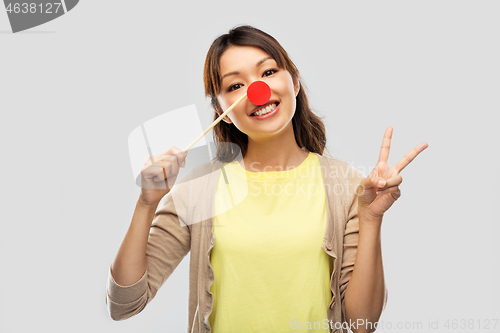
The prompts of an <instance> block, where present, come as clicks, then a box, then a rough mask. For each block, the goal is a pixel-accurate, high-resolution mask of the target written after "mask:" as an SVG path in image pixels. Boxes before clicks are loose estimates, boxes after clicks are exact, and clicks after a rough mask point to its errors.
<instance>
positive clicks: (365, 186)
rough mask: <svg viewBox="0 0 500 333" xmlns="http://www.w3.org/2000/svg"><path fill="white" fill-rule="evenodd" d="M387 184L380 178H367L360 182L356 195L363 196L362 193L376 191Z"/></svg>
mask: <svg viewBox="0 0 500 333" xmlns="http://www.w3.org/2000/svg"><path fill="white" fill-rule="evenodd" d="M386 184H387V181H386V180H385V179H384V178H382V177H367V178H365V179H363V180H361V183H360V186H359V188H358V194H363V192H364V191H366V190H369V189H371V188H374V189H375V191H378V190H380V189H382V188H384V186H385V185H386Z"/></svg>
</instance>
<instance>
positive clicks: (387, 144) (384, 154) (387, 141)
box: [378, 126, 392, 162]
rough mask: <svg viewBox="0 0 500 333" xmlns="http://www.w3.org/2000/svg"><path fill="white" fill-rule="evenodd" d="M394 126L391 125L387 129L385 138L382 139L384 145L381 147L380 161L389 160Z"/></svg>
mask: <svg viewBox="0 0 500 333" xmlns="http://www.w3.org/2000/svg"><path fill="white" fill-rule="evenodd" d="M391 138H392V127H391V126H389V127H387V129H386V130H385V133H384V139H383V140H382V147H380V154H379V156H378V161H379V162H387V159H388V158H389V150H390V149H391Z"/></svg>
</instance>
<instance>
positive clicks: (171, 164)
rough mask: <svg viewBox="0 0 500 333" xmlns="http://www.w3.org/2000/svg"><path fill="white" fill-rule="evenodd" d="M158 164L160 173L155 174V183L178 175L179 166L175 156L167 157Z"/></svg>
mask: <svg viewBox="0 0 500 333" xmlns="http://www.w3.org/2000/svg"><path fill="white" fill-rule="evenodd" d="M160 163H161V165H162V168H161V170H162V171H161V172H158V173H157V174H156V177H155V181H162V180H165V179H167V178H168V177H170V176H174V175H177V174H178V173H179V164H178V163H177V158H176V157H175V156H172V155H169V156H167V157H165V158H163V159H162V160H161V161H160ZM163 166H164V168H163ZM163 170H165V171H163Z"/></svg>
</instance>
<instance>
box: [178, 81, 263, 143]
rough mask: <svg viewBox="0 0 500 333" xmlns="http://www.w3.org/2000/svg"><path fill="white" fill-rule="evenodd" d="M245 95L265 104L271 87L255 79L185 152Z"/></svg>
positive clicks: (253, 102)
mask: <svg viewBox="0 0 500 333" xmlns="http://www.w3.org/2000/svg"><path fill="white" fill-rule="evenodd" d="M245 97H248V99H249V100H250V102H251V103H252V104H255V105H263V104H266V103H267V102H268V101H269V99H270V98H271V88H270V87H269V85H268V84H267V83H265V82H264V81H255V82H253V83H252V84H251V85H249V86H248V89H247V91H246V93H245V94H244V95H243V96H241V97H240V98H238V99H237V100H236V102H234V103H233V105H231V106H230V107H229V108H228V109H227V110H226V111H225V112H224V113H223V114H221V115H220V116H219V117H218V118H217V119H215V121H214V122H213V123H212V124H211V125H210V126H208V127H207V129H206V130H205V131H204V132H203V133H201V134H200V135H198V137H197V138H196V139H194V141H193V142H191V144H190V145H189V146H187V147H186V148H185V149H184V150H183V152H187V151H188V150H189V149H190V148H191V147H192V146H193V145H194V144H195V143H196V142H198V140H200V139H201V138H202V137H203V136H204V135H205V134H207V132H208V131H210V129H212V128H213V127H214V126H215V125H217V124H218V123H219V122H220V121H221V120H222V119H223V118H224V117H225V116H226V115H227V114H228V113H229V112H231V110H233V109H234V108H235V107H236V105H238V104H239V103H240V102H241V101H242V100H243V99H245Z"/></svg>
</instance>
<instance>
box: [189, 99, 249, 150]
mask: <svg viewBox="0 0 500 333" xmlns="http://www.w3.org/2000/svg"><path fill="white" fill-rule="evenodd" d="M245 97H247V93H245V94H244V95H243V96H241V97H240V98H238V100H237V101H236V102H234V103H233V105H231V106H230V107H229V108H228V109H227V110H226V111H225V112H224V113H223V114H221V115H220V116H219V118H217V119H215V121H214V122H213V123H212V125H210V126H208V127H207V129H206V130H205V131H204V132H203V133H201V134H200V135H198V137H197V138H196V139H194V141H193V142H191V144H190V145H189V146H187V147H186V148H185V149H184V150H183V152H187V151H188V150H189V149H190V148H191V147H192V146H193V145H194V144H195V143H196V142H198V140H200V139H201V138H202V137H203V136H204V135H205V134H207V132H208V131H210V130H211V129H212V128H213V127H214V126H215V125H217V124H218V123H219V122H220V121H221V120H222V119H223V118H224V117H225V116H226V115H227V114H228V113H229V112H231V110H232V109H234V108H235V107H236V105H238V104H239V103H240V102H241V101H242V100H243V99H244V98H245Z"/></svg>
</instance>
